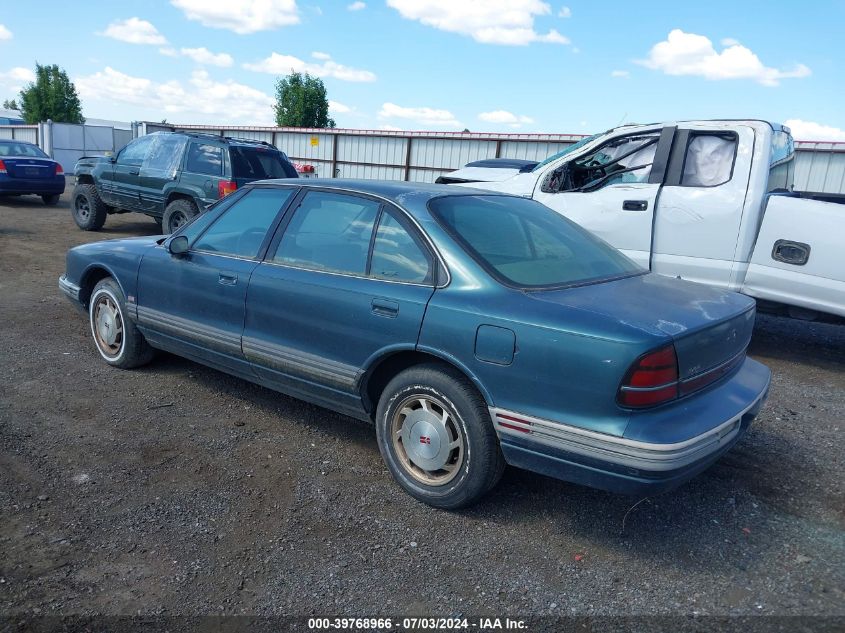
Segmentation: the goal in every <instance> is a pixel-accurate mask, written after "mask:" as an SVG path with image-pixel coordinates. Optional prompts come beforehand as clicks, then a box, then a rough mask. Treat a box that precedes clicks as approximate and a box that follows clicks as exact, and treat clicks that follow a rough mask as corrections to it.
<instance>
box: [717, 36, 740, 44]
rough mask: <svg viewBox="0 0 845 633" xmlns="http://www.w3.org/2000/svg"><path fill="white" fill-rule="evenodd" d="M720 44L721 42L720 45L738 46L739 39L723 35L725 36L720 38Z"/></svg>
mask: <svg viewBox="0 0 845 633" xmlns="http://www.w3.org/2000/svg"><path fill="white" fill-rule="evenodd" d="M720 44H721V45H722V46H740V42H739V40H735V39H734V38H732V37H725V38H722V40H721V42H720Z"/></svg>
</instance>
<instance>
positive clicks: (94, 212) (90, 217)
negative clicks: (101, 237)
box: [70, 183, 109, 231]
mask: <svg viewBox="0 0 845 633" xmlns="http://www.w3.org/2000/svg"><path fill="white" fill-rule="evenodd" d="M70 208H71V212H72V213H73V220H74V222H76V226H78V227H79V228H80V229H82V230H83V231H99V230H100V229H101V228H103V225H104V224H105V223H106V215H108V212H109V207H108V205H107V204H106V203H105V202H103V200H102V198H100V194H99V193H97V188H96V187H95V186H94V185H93V184H87V183H83V184H79V185H76V187H74V188H73V195H72V198H71V203H70Z"/></svg>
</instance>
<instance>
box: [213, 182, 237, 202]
mask: <svg viewBox="0 0 845 633" xmlns="http://www.w3.org/2000/svg"><path fill="white" fill-rule="evenodd" d="M237 188H238V183H236V182H235V181H234V180H221V181H220V182H218V183H217V197H218V198H225V197H226V196H228V195H229V194H230V193H232V192H233V191H235V189H237Z"/></svg>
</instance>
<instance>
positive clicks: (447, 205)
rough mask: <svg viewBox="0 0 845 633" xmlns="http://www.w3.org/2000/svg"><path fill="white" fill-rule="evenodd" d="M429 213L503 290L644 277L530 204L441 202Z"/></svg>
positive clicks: (470, 199)
mask: <svg viewBox="0 0 845 633" xmlns="http://www.w3.org/2000/svg"><path fill="white" fill-rule="evenodd" d="M429 207H430V209H431V212H432V214H433V215H434V217H435V218H436V219H437V221H438V222H439V223H440V224H441V225H442V226H443V227H444V228H445V229H446V231H448V232H449V233H450V234H451V235H452V236H453V237H454V238H455V239H456V240H457V242H458V243H459V244H460V245H461V246H462V247H463V248H464V249H465V250H466V251H467V252H468V253H469V255H470V256H472V258H473V259H475V260H476V261H477V262H478V263H479V264H480V265H481V266H482V267H484V268H485V269H486V270H487V271H488V272H489V273H490V274H491V275H492V276H493V277H494V278H495V279H497V280H498V281H500V282H502V283H503V284H505V285H507V286H516V287H518V288H525V289H540V288H560V287H567V286H573V285H584V284H588V283H598V282H600V281H605V280H609V279H617V278H619V277H627V276H631V275H637V274H640V273H643V272H645V271H644V270H643V269H642V268H640V267H639V266H638V265H637V264H635V263H634V262H633V261H631V260H630V259H628V258H627V257H626V256H625V255H623V254H622V253H620V252H619V251H617V250H616V249H615V248H612V247H611V246H610V245H608V244H607V243H605V242H603V241H602V240H600V239H598V238H597V237H595V236H594V235H593V234H592V233H590V232H588V231H587V230H585V229H582V228H581V227H579V226H578V225H577V224H575V223H574V222H571V221H570V220H567V219H566V218H564V217H563V216H561V215H560V214H558V213H556V212H554V211H552V210H551V209H549V208H548V207H546V206H544V205H542V204H540V203H539V202H536V201H534V200H526V199H524V198H510V197H503V196H492V195H491V196H485V195H480V196H443V197H441V198H435V199H434V200H432V201H431V202H430V203H429Z"/></svg>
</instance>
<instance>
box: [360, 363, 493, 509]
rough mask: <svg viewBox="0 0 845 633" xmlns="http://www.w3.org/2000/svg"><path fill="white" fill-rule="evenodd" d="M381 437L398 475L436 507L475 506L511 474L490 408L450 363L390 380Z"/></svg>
mask: <svg viewBox="0 0 845 633" xmlns="http://www.w3.org/2000/svg"><path fill="white" fill-rule="evenodd" d="M376 435H377V437H378V445H379V450H380V451H381V455H382V458H383V459H384V461H385V463H386V464H387V467H388V469H389V470H390V473H391V475H393V478H394V479H395V480H396V481H397V482H398V483H399V485H400V486H402V488H404V489H405V491H406V492H407V493H408V494H410V495H411V496H412V497H414V498H416V499H418V500H419V501H422V502H424V503H427V504H428V505H431V506H434V507H436V508H443V509H449V510H451V509H456V508H461V507H464V506H467V505H470V504H472V503H474V502H476V501H477V500H478V499H480V498H481V497H482V496H483V495H484V494H485V493H486V492H488V491H489V490H490V489H491V488H493V486H495V485H496V483H497V482H498V481H499V478H500V477H501V476H502V472H503V471H504V467H505V461H504V457H503V456H502V452H501V449H500V448H499V442H498V439H497V437H496V432H495V431H494V430H493V424H492V422H491V421H490V414H489V412H488V410H487V404H486V403H485V402H484V399H483V398H482V397H481V395H480V394H479V393H478V391H477V390H476V389H475V387H474V386H473V385H472V384H471V383H470V382H469V381H468V380H467V379H466V378H465V377H464V376H462V375H461V374H460V373H458V372H457V371H455V370H454V369H452V368H451V367H448V366H445V365H438V364H426V365H417V366H416V367H412V368H410V369H407V370H405V371H403V372H402V373H400V374H399V375H397V376H396V377H395V378H394V379H393V380H391V381H390V383H389V384H388V385H387V387H385V390H384V393H383V394H382V396H381V398H380V400H379V405H378V411H377V414H376Z"/></svg>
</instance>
